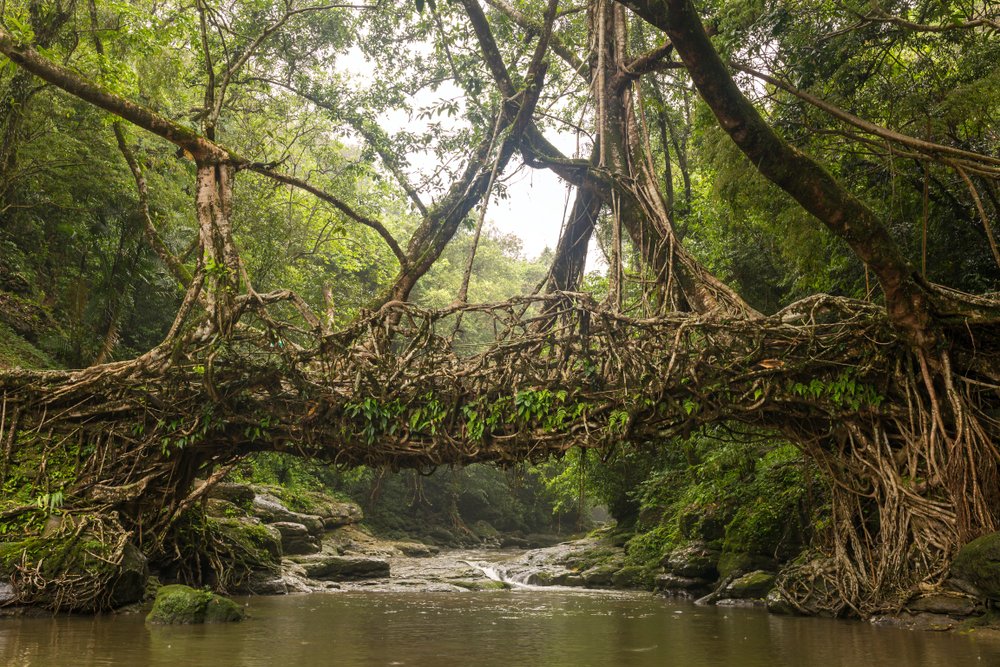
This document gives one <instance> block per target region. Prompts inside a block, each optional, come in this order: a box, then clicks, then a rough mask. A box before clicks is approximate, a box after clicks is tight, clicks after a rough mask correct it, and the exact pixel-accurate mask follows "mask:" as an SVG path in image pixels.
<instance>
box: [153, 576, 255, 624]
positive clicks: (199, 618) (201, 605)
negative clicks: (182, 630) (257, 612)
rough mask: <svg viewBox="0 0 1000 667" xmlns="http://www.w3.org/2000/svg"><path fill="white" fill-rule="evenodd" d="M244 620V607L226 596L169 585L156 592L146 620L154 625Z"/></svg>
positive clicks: (188, 587)
mask: <svg viewBox="0 0 1000 667" xmlns="http://www.w3.org/2000/svg"><path fill="white" fill-rule="evenodd" d="M240 620H243V608H242V607H240V606H239V605H238V604H236V603H235V602H233V601H232V600H230V599H229V598H225V597H222V596H221V595H216V594H215V593H211V592H209V591H203V590H197V589H194V588H191V587H190V586H184V585H181V584H172V585H170V586H163V587H161V588H160V590H159V591H157V593H156V600H155V601H154V602H153V609H152V610H151V611H150V612H149V615H148V616H146V622H147V623H153V624H157V625H175V624H195V623H227V622H231V621H240Z"/></svg>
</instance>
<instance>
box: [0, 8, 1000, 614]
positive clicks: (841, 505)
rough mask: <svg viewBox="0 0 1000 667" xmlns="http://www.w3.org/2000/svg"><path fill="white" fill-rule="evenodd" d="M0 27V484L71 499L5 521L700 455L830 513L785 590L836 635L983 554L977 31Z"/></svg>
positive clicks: (181, 20) (814, 22)
mask: <svg viewBox="0 0 1000 667" xmlns="http://www.w3.org/2000/svg"><path fill="white" fill-rule="evenodd" d="M0 12H2V21H0V53H2V56H3V59H2V60H0V90H2V91H3V94H2V98H0V248H2V252H0V289H2V291H0V327H2V329H3V333H4V336H3V337H2V340H3V341H4V343H3V347H2V348H0V365H5V364H6V365H11V366H13V365H14V363H15V362H16V364H17V367H11V368H7V369H3V370H0V389H2V393H3V397H2V413H0V444H2V456H0V477H3V476H6V475H7V474H8V473H11V471H13V470H15V469H17V468H18V466H23V465H24V461H25V460H27V459H26V458H25V457H26V454H25V452H29V451H30V452H34V453H35V454H36V455H38V454H41V456H42V458H41V470H42V474H41V478H44V470H45V468H46V465H47V464H49V465H51V466H52V467H53V468H55V467H56V464H55V462H56V461H63V462H65V461H67V460H70V461H71V462H72V464H71V465H70V466H69V468H70V470H71V472H72V474H70V475H67V476H66V477H58V476H55V477H53V476H49V477H47V478H44V479H41V478H40V477H39V476H38V475H36V478H35V486H34V487H33V488H35V489H44V490H45V499H46V501H45V502H43V503H42V505H43V506H44V505H46V504H47V503H48V504H51V503H49V500H50V499H51V498H52V497H53V494H55V493H58V494H59V496H58V497H59V504H60V505H62V507H63V510H64V511H66V512H70V513H72V512H79V513H80V514H81V515H82V514H86V515H87V516H100V517H104V518H103V519H95V520H99V521H106V522H109V525H110V523H113V524H114V526H115V530H117V531H120V533H121V534H122V535H125V538H123V543H124V542H125V541H128V540H132V541H138V542H142V541H143V540H146V541H149V540H152V539H154V538H152V537H150V536H151V535H152V536H155V535H158V534H162V533H163V531H165V530H166V529H167V528H168V527H169V526H170V525H171V524H172V522H173V521H174V520H175V518H176V517H177V516H178V515H179V514H180V513H181V512H183V511H184V510H185V509H186V508H189V507H191V506H192V505H193V504H194V503H196V502H197V500H198V498H199V493H203V489H204V488H206V487H204V486H199V487H197V488H195V487H193V482H194V480H195V479H196V478H199V477H207V478H208V479H209V480H217V479H220V478H221V477H222V476H223V475H225V474H226V472H228V470H229V469H230V468H231V466H232V465H233V464H234V463H236V462H238V461H239V460H241V459H243V458H245V457H246V456H248V455H251V454H254V453H256V452H265V451H280V452H290V453H293V454H296V455H300V456H304V457H308V458H312V459H317V460H322V461H328V462H331V463H336V464H339V465H343V466H350V465H355V464H365V465H369V466H388V467H416V468H423V467H431V466H436V465H441V464H452V463H471V462H475V461H497V462H507V463H513V462H517V461H524V460H532V461H540V460H544V459H546V458H547V457H548V456H549V455H552V454H556V455H561V454H564V453H566V452H567V451H568V450H570V449H571V448H572V447H574V446H582V447H589V448H597V449H599V450H600V451H601V452H605V453H607V452H608V450H611V449H616V448H619V449H620V448H622V447H634V448H637V449H639V450H642V449H646V450H650V449H651V450H656V449H657V448H663V447H667V446H668V445H667V444H665V443H672V442H676V440H677V439H678V438H679V439H684V438H689V437H691V436H692V434H693V433H694V434H697V433H698V432H699V430H700V429H703V428H708V427H710V426H712V425H714V427H717V428H725V429H735V430H736V431H738V432H741V433H744V434H755V437H756V435H759V434H762V433H766V434H772V435H774V436H776V437H777V436H780V437H781V438H783V439H785V440H787V441H788V442H790V443H792V444H793V445H794V446H795V447H797V448H798V449H799V450H800V451H801V452H803V453H804V455H805V456H806V457H807V458H808V459H809V460H810V461H812V462H813V464H815V466H816V467H817V470H818V471H819V474H821V475H822V477H823V479H824V480H825V481H826V483H827V484H828V485H829V489H830V491H829V493H830V518H829V523H828V525H827V526H826V528H825V529H824V530H823V531H819V532H818V533H817V536H816V538H815V544H814V546H815V548H816V551H815V554H814V558H813V559H811V560H809V561H808V562H807V563H804V564H803V565H802V566H801V567H799V568H798V569H797V570H794V571H789V572H788V573H787V575H786V590H787V591H788V592H789V594H790V595H791V596H793V597H794V596H795V595H796V592H798V593H799V594H801V595H802V596H803V597H809V596H813V597H815V596H816V595H817V591H820V593H819V594H818V595H820V596H821V597H822V598H823V600H824V602H823V604H824V605H826V607H827V608H829V609H831V610H833V611H835V612H837V613H840V612H843V611H845V610H853V612H855V613H859V614H869V613H873V612H874V611H876V610H880V609H885V608H891V607H892V606H893V605H894V604H896V602H897V601H898V599H899V596H900V595H901V594H903V592H905V591H907V590H909V589H910V588H911V587H912V586H914V585H917V584H919V583H921V582H923V583H934V582H935V581H938V580H939V579H940V578H941V577H942V575H943V573H944V572H945V571H946V568H947V565H948V563H949V562H950V559H951V558H952V557H953V556H954V554H955V551H956V549H957V548H959V547H960V546H961V545H962V544H964V543H966V542H968V541H969V540H971V539H973V538H975V537H977V536H979V535H981V534H984V533H986V532H990V531H995V530H997V529H998V528H1000V469H998V463H1000V450H998V445H1000V296H998V292H997V290H998V288H1000V250H998V241H997V234H998V224H1000V222H998V221H1000V66H998V63H1000V13H998V10H997V7H996V5H995V3H992V2H989V0H961V1H943V0H912V1H885V2H875V1H863V0H806V1H802V2H790V1H786V0H725V1H723V0H706V1H700V0H698V1H696V0H627V1H621V2H617V1H612V0H580V1H578V2H570V1H569V0H563V1H561V2H560V1H559V0H549V1H547V2H543V1H542V0H533V1H532V0H523V1H522V0H484V1H483V2H480V1H479V0H453V1H450V2H447V1H443V0H438V2H433V1H432V0H416V1H415V2H413V1H405V2H404V1H402V0H400V1H398V2H389V1H383V0H371V2H369V3H361V2H359V3H357V4H348V3H325V2H322V1H320V2H313V1H312V0H277V1H272V0H253V1H242V0H240V1H231V2H229V1H226V0H219V1H216V0H195V1H194V2H191V3H186V2H173V1H172V0H168V1H166V2H142V1H133V0H120V1H114V2H111V1H105V0H3V1H2V2H0ZM567 145H573V146H574V148H573V150H572V151H566V150H564V149H560V146H567ZM526 170H548V171H550V172H553V173H554V174H556V175H557V176H558V177H559V178H560V179H561V180H562V182H564V183H565V184H567V185H568V186H570V190H568V192H570V193H571V194H570V195H569V196H568V197H567V204H566V211H565V215H564V216H563V217H562V219H538V220H535V221H533V222H534V224H536V225H539V226H543V225H544V226H550V227H552V228H553V229H559V230H560V233H559V242H558V244H557V246H556V247H555V248H553V249H551V250H550V251H547V252H546V253H543V255H542V256H541V257H539V258H526V257H524V256H523V253H522V252H521V250H520V248H519V246H518V241H517V239H515V238H513V237H510V236H507V235H504V234H503V233H502V232H500V231H498V230H497V229H496V228H494V227H491V226H490V220H491V212H490V208H489V207H490V204H491V202H494V201H496V200H497V199H498V198H503V197H506V196H511V195H509V192H515V190H514V189H512V188H511V187H510V183H511V181H512V180H513V179H517V178H519V177H520V175H522V174H523V173H524V172H525V171H526ZM518 196H521V195H518ZM588 260H589V262H590V263H589V264H588ZM588 268H589V269H590V272H589V273H588ZM483 304H485V305H483ZM32 365H34V366H35V367H36V368H34V369H32V368H26V366H32ZM67 369H79V370H67ZM747 437H750V436H749V435H748V436H747ZM623 443H626V444H623ZM669 446H672V445H669ZM33 460H35V461H36V464H33V465H35V466H36V471H37V459H33ZM11 474H13V473H11ZM621 474H622V475H623V476H627V469H626V470H625V471H623V472H622V473H621ZM10 479H14V476H12V477H11V478H10ZM13 491H14V489H6V488H5V492H8V493H11V492H13ZM37 507H38V505H37V504H36V503H27V504H24V503H14V504H13V505H10V506H8V507H7V508H6V509H4V511H3V518H4V519H5V520H12V519H15V518H18V517H25V516H28V515H31V514H32V513H34V512H36V510H37ZM112 516H113V519H112V518H109V517H112Z"/></svg>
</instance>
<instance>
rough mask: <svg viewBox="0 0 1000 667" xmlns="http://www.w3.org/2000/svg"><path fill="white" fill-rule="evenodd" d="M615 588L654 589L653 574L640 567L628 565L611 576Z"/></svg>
mask: <svg viewBox="0 0 1000 667" xmlns="http://www.w3.org/2000/svg"><path fill="white" fill-rule="evenodd" d="M611 585H612V586H614V587H615V588H652V585H653V574H652V573H651V572H650V571H649V570H648V569H647V568H644V567H640V566H638V565H626V566H625V567H623V568H621V569H620V570H618V571H617V572H615V573H614V574H613V575H612V576H611Z"/></svg>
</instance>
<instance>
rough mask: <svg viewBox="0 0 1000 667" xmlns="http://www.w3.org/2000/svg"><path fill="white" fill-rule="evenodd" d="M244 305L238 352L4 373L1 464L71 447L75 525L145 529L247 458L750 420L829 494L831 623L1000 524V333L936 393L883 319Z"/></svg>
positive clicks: (809, 586)
mask: <svg viewBox="0 0 1000 667" xmlns="http://www.w3.org/2000/svg"><path fill="white" fill-rule="evenodd" d="M252 303H253V304H255V305H252V306H248V307H247V309H246V310H245V311H243V314H242V319H241V322H240V324H239V325H238V326H236V327H234V328H233V329H232V332H233V333H232V334H231V335H229V336H228V337H220V336H214V335H213V336H207V335H201V336H195V335H188V337H187V338H178V339H176V340H174V341H173V342H170V343H168V344H165V346H161V347H162V349H158V350H154V352H151V353H150V354H147V355H145V356H144V357H141V358H139V359H136V360H133V361H129V362H120V363H117V364H109V365H105V366H99V367H94V368H90V369H86V370H82V371H73V372H54V371H46V372H29V371H21V370H13V371H10V370H9V371H4V372H3V373H2V374H0V391H2V401H3V412H2V414H3V420H4V421H3V425H2V426H3V428H2V430H3V459H2V462H0V463H2V466H3V470H4V471H7V470H15V469H18V468H21V469H22V470H23V468H24V466H25V465H26V464H27V463H29V462H31V465H34V466H35V468H34V469H35V470H36V471H37V473H36V476H37V479H36V486H38V487H42V486H46V485H47V486H49V487H50V488H51V486H52V485H53V484H54V483H55V480H47V479H45V476H46V470H47V469H49V468H51V467H52V466H51V465H50V464H49V463H47V462H50V461H55V460H62V461H64V462H65V460H66V458H67V452H70V451H72V452H73V455H72V456H73V458H72V460H71V461H69V463H70V464H71V465H72V467H73V469H74V473H73V476H72V479H70V480H67V481H64V482H63V484H64V487H63V488H62V489H61V490H62V492H63V494H64V498H65V503H66V510H67V511H71V512H72V511H78V512H95V511H97V512H108V511H112V510H115V511H118V512H119V514H120V516H122V517H123V523H124V524H125V525H126V527H127V528H129V529H131V530H138V529H139V527H140V526H143V527H144V530H145V533H144V534H145V535H155V534H157V532H158V531H161V530H162V528H164V527H165V526H166V525H168V524H169V523H170V522H171V521H172V520H173V518H174V517H175V516H176V515H177V514H178V513H179V512H180V511H181V510H183V509H184V508H185V507H188V506H190V505H191V504H192V503H194V502H195V501H196V500H197V498H198V494H199V493H201V492H203V490H204V488H205V487H200V490H198V491H194V492H192V491H191V489H192V482H193V480H194V479H195V477H197V476H204V475H210V476H212V475H214V477H211V478H212V479H214V478H217V477H219V476H221V474H222V473H223V472H224V471H225V470H226V467H227V465H228V464H231V463H232V462H234V461H236V460H239V459H240V458H241V457H244V456H246V455H247V454H250V453H252V452H259V451H283V452H291V453H294V454H298V455H301V456H305V457H309V458H313V459H317V460H321V461H328V462H331V463H334V464H337V465H342V466H350V465H357V464H367V465H374V466H389V467H429V466H437V465H442V464H453V463H471V462H474V461H494V462H501V463H506V462H515V461H524V460H540V459H543V458H545V457H547V456H549V455H551V454H559V453H562V452H565V451H567V450H568V449H569V448H570V447H573V446H584V447H596V448H608V447H612V446H619V445H620V443H625V442H628V443H631V445H633V446H642V445H652V444H655V443H662V442H663V441H664V439H665V438H668V437H671V436H675V435H686V434H688V433H690V432H691V431H692V430H693V429H696V428H698V427H699V426H701V425H702V424H706V423H710V422H720V421H725V422H740V423H744V424H747V425H750V426H751V427H753V428H755V429H769V430H772V431H776V432H780V433H782V434H784V435H785V436H786V437H788V438H789V439H791V440H792V441H793V442H796V443H798V444H799V445H800V446H801V447H802V449H803V451H804V452H805V453H806V454H807V455H809V456H811V457H813V458H814V459H815V460H816V461H818V463H819V464H820V466H821V467H822V469H823V470H825V471H826V473H827V475H828V477H829V481H830V483H831V489H832V493H833V519H834V520H833V522H832V525H831V527H830V530H829V535H827V536H826V538H827V539H826V543H825V545H824V546H825V550H824V558H825V559H826V560H825V561H823V562H822V563H819V564H817V563H813V564H812V565H810V566H809V567H807V568H800V569H799V570H798V571H796V572H795V576H794V577H788V578H786V582H785V588H786V590H787V592H788V594H789V596H790V598H791V599H792V600H793V601H795V602H797V603H799V604H802V605H804V606H805V605H809V606H810V608H813V609H815V608H817V607H819V608H822V609H827V610H829V611H833V612H835V613H840V612H843V611H845V610H846V609H849V608H853V609H854V610H855V611H857V612H858V613H862V614H866V613H872V612H874V611H877V610H880V609H885V608H887V607H891V606H893V605H894V604H897V603H898V601H899V600H900V599H902V597H904V596H905V594H906V591H907V590H908V589H909V588H910V587H911V586H912V585H913V584H914V583H915V582H918V581H922V580H934V579H935V578H937V577H940V576H941V575H942V573H943V571H944V568H945V567H946V565H947V563H948V562H949V560H950V557H951V555H952V554H953V552H954V550H955V549H956V548H957V546H959V545H960V544H961V543H963V542H964V541H966V540H968V539H970V538H971V537H973V536H975V535H977V534H980V533H982V532H986V531H989V530H994V529H995V528H996V527H997V525H998V516H997V512H998V507H1000V502H998V499H1000V493H998V475H997V463H998V461H1000V455H998V452H997V449H996V446H995V444H994V443H996V442H997V441H998V437H997V436H998V435H1000V425H998V421H997V414H996V410H997V406H998V405H1000V401H998V391H997V386H996V384H995V383H993V380H992V378H989V377H983V376H982V375H981V374H978V373H975V372H974V371H973V370H972V368H973V367H975V368H980V369H981V368H997V363H996V362H997V355H998V350H997V349H996V342H995V341H996V340H997V339H996V338H990V337H987V336H983V337H982V338H981V339H980V338H977V339H976V341H977V342H978V343H979V345H978V347H976V346H975V345H973V344H971V343H970V344H969V345H968V346H967V350H966V348H962V349H957V348H956V349H954V350H950V351H944V352H942V357H941V359H940V360H935V363H936V364H946V365H948V366H947V367H948V372H947V375H946V376H945V380H944V381H934V380H932V379H931V377H930V375H929V371H928V368H927V360H925V359H923V358H918V357H916V356H914V354H913V353H912V351H911V348H909V347H908V346H907V345H905V344H904V343H902V342H901V341H900V340H899V338H898V336H897V334H896V333H895V330H894V329H893V328H892V327H891V325H890V324H889V322H888V321H887V319H886V317H885V314H884V310H882V309H881V308H879V307H877V306H874V305H872V304H869V303H865V302H858V301H851V300H846V299H839V298H833V297H829V296H819V297H812V298H810V299H808V300H805V301H802V302H799V303H797V304H794V305H792V306H790V307H788V308H786V309H785V310H783V311H781V312H780V313H778V314H776V315H774V316H772V317H768V318H757V319H722V318H715V317H713V316H712V315H711V314H709V315H706V316H694V315H684V314H673V315H668V316H665V317H657V318H633V317H629V316H627V315H623V314H621V313H617V312H613V311H611V310H608V309H607V308H605V307H603V306H601V305H599V304H597V303H595V302H594V301H592V300H591V298H590V297H588V296H587V295H581V294H573V293H559V294H553V295H548V296H538V297H525V298H518V299H513V300H511V301H509V302H505V303H501V304H488V305H462V306H455V307H452V308H448V309H444V310H436V311H429V310H422V309H420V308H417V307H415V306H413V305H410V304H404V303H399V302H391V303H389V304H387V305H386V306H384V307H383V308H381V309H380V310H379V311H377V312H375V313H372V314H369V315H368V316H366V317H363V318H360V319H359V320H357V321H356V322H355V323H353V324H352V325H351V326H349V327H348V328H346V329H344V330H342V331H339V332H336V333H327V334H320V333H318V332H317V331H315V330H311V329H310V330H307V329H296V328H294V327H291V326H289V325H286V324H279V323H277V321H276V320H275V319H273V318H272V317H271V316H270V315H269V314H268V312H267V310H268V309H269V308H271V309H273V308H275V307H277V306H276V305H275V304H274V303H271V305H270V306H266V305H265V304H267V303H269V301H268V300H267V299H257V300H253V302H252ZM310 326H311V325H310ZM202 329H204V327H202ZM209 329H210V327H209ZM191 330H192V331H197V330H199V328H198V327H197V326H195V327H193V328H192V329H191ZM970 335H971V332H970V333H967V334H966V340H970V341H971V338H970ZM984 341H985V344H984ZM991 341H992V342H991ZM621 446H624V445H621ZM213 471H214V472H213ZM796 577H797V578H796ZM817 591H819V592H817Z"/></svg>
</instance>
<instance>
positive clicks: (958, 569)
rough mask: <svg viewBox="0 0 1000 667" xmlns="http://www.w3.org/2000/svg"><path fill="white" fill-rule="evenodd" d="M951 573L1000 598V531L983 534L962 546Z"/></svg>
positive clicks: (983, 591)
mask: <svg viewBox="0 0 1000 667" xmlns="http://www.w3.org/2000/svg"><path fill="white" fill-rule="evenodd" d="M951 573H952V575H953V576H955V577H958V578H959V579H963V580H965V581H967V582H968V583H970V584H972V585H973V586H975V587H976V588H978V589H979V590H980V591H981V592H982V593H983V594H984V595H986V596H987V597H991V598H993V599H996V600H1000V532H997V533H990V534H989V535H983V536H982V537H980V538H978V539H975V540H973V541H971V542H969V543H968V544H966V545H965V546H964V547H962V549H961V550H960V551H959V552H958V555H957V556H955V560H954V562H953V563H952V565H951Z"/></svg>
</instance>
